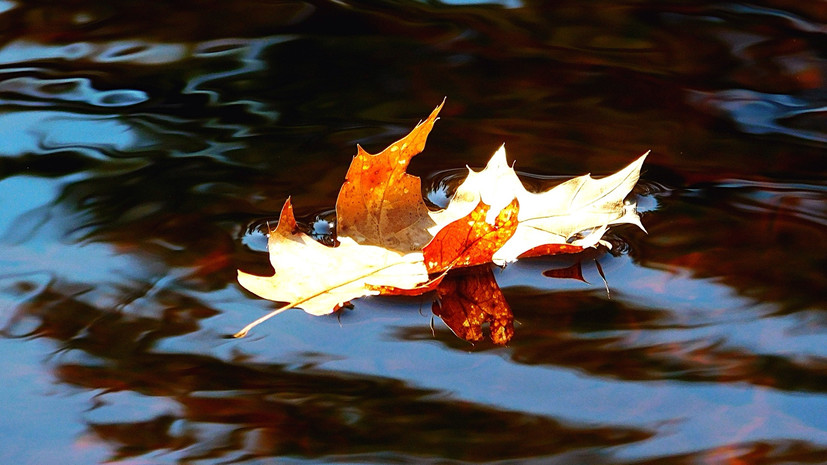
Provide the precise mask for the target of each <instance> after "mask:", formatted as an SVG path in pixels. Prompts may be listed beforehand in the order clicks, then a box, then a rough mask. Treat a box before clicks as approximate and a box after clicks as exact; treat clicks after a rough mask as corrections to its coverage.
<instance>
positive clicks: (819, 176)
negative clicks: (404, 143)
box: [0, 0, 827, 465]
mask: <svg viewBox="0 0 827 465" xmlns="http://www.w3.org/2000/svg"><path fill="white" fill-rule="evenodd" d="M826 33H827V8H826V7H825V3H824V2H823V1H819V0H813V1H790V0H773V1H770V0H766V1H756V2H752V3H733V2H712V1H708V2H705V1H697V2H681V1H664V2H647V1H626V2H609V1H591V2H579V1H577V2H575V1H571V2H568V1H560V2H540V1H536V2H534V1H524V2H521V1H519V0H513V1H502V2H499V3H493V4H482V3H472V2H461V1H452V2H446V3H444V4H439V3H437V2H426V1H422V2H414V1H406V2H381V1H365V2H342V1H330V2H324V1H308V2H275V1H272V2H248V1H237V2H209V1H204V2H129V1H113V2H91V1H87V2H83V1H75V2H58V3H55V2H40V1H27V2H22V1H9V0H3V1H0V327H2V328H3V333H2V337H0V360H1V361H0V370H2V373H3V375H2V383H0V438H2V440H0V462H2V463H25V464H44V463H62V464H66V463H72V464H74V463H77V464H86V463H98V462H103V461H107V460H119V461H120V463H129V464H145V463H319V462H327V463H366V462H369V463H434V464H436V463H440V464H443V463H467V462H475V463H476V462H492V461H500V463H528V462H531V463H538V464H539V463H557V464H570V463H571V464H646V465H655V464H673V463H674V464H762V465H765V464H782V463H783V464H791V463H796V464H798V463H804V464H811V463H825V461H827V414H825V412H827V313H825V311H827V305H825V304H826V303H827V302H825V300H827V298H826V297H825V296H827V293H825V291H824V290H825V289H827V278H825V270H827V229H825V226H827V182H825V179H827V176H825V175H826V174H827V170H825V168H824V167H825V163H824V160H825V158H827V110H825V108H827V107H826V105H827V92H825V89H827V49H825V48H824V44H825V43H827V42H826V41H825V40H824V37H825V34H826ZM444 96H447V97H448V101H447V104H446V107H445V109H444V110H443V112H442V114H441V116H442V119H441V120H440V121H439V122H438V123H437V125H436V128H435V129H434V132H433V134H432V136H431V138H430V139H429V142H428V147H427V148H426V151H425V152H424V153H423V154H422V155H420V156H419V157H417V158H416V159H415V161H414V163H413V165H412V171H414V172H415V173H416V174H418V175H420V176H422V177H423V179H424V182H423V185H424V186H426V187H427V186H439V185H440V183H441V182H444V181H445V180H446V176H447V177H448V178H447V179H448V180H449V181H450V180H451V176H450V175H452V174H454V173H456V172H457V171H455V170H457V169H461V168H462V167H464V166H465V165H466V164H469V165H472V166H480V165H482V164H484V162H485V161H486V160H487V159H488V157H489V156H490V155H491V154H492V153H493V152H494V150H496V148H497V147H498V146H499V145H500V144H501V143H503V142H505V143H506V146H507V148H508V153H509V156H510V157H511V159H516V163H517V169H518V170H520V171H522V172H527V173H534V174H537V175H545V176H550V175H567V176H572V175H579V174H583V173H585V172H592V173H594V174H605V173H609V172H612V171H615V170H617V169H618V168H620V167H622V166H624V165H625V164H626V163H628V162H630V161H631V160H633V159H634V158H635V157H637V156H638V155H639V154H641V153H643V152H644V151H646V150H649V149H651V150H652V154H651V155H650V157H649V159H648V160H647V163H646V165H645V167H644V170H645V172H644V174H643V180H642V182H641V183H640V186H639V187H638V190H637V194H638V196H639V202H640V205H641V210H642V211H644V212H645V213H644V215H643V224H644V225H645V226H646V229H647V230H648V235H647V234H644V233H642V232H639V231H637V230H635V229H634V228H618V229H617V230H616V231H615V232H614V236H613V241H614V242H615V243H616V244H617V245H618V249H617V250H618V251H619V253H616V254H614V255H612V254H606V253H604V254H601V255H599V256H598V257H597V259H598V260H599V263H600V265H601V267H602V269H603V271H604V272H605V274H606V277H607V279H608V282H609V286H610V290H611V298H608V297H607V294H606V290H605V288H604V286H603V284H602V280H601V278H600V276H599V274H598V271H597V269H596V267H595V265H594V261H593V259H591V258H589V259H586V260H584V261H583V273H584V278H585V279H586V280H587V281H588V282H589V283H584V282H581V281H576V280H563V279H550V278H548V277H546V276H544V275H543V272H544V271H546V270H548V269H552V268H560V267H565V266H568V265H570V264H572V261H571V260H574V259H576V257H575V258H571V260H570V259H569V258H563V259H555V260H552V259H536V260H525V261H521V262H519V263H517V264H515V265H513V266H509V267H508V268H507V269H505V270H504V271H497V272H496V274H497V279H498V281H499V284H500V286H501V287H502V288H503V290H504V293H505V295H506V298H507V300H508V302H509V303H510V304H511V306H512V309H513V311H514V314H515V316H516V319H517V324H516V334H515V336H514V339H513V340H512V342H511V343H510V344H509V345H508V346H507V347H496V346H494V345H492V344H491V343H481V344H477V345H475V346H472V345H470V344H468V343H466V342H464V341H461V340H459V339H457V338H456V337H455V336H453V335H452V334H451V333H450V331H449V330H448V329H447V328H446V327H445V326H444V325H443V324H442V323H441V322H440V321H436V322H435V323H434V326H435V332H434V334H432V332H431V328H430V322H431V316H430V314H429V313H430V312H429V309H430V304H429V303H428V302H425V301H422V300H419V299H411V300H405V299H379V298H376V299H361V300H359V301H357V302H356V305H355V308H354V309H353V310H352V311H345V312H344V313H343V314H341V315H340V318H337V317H336V316H330V317H312V316H308V315H305V314H304V313H302V312H301V311H298V310H295V311H290V312H287V313H285V314H283V315H280V316H279V317H278V318H276V319H274V320H272V321H271V322H268V323H267V324H265V325H264V326H261V327H259V328H257V329H256V330H255V331H254V332H253V334H252V335H251V336H250V337H249V338H247V339H244V340H228V339H225V338H223V336H224V335H226V334H227V333H231V332H234V331H236V330H238V329H239V328H240V327H241V326H243V325H244V324H245V323H247V322H249V321H250V320H252V319H254V318H256V317H258V316H260V315H261V314H263V312H265V311H267V310H269V309H270V308H272V306H271V303H269V302H266V301H263V300H260V299H257V298H255V297H254V296H252V295H251V294H248V293H246V292H245V291H243V290H242V289H241V288H240V287H239V286H238V285H237V284H236V282H235V272H236V271H235V270H236V269H237V268H239V267H242V268H244V269H246V270H248V271H251V272H255V271H259V272H262V273H264V272H265V269H266V264H265V262H266V257H265V256H263V255H262V254H261V252H260V250H261V245H262V244H261V242H262V241H261V236H260V234H258V233H256V232H255V228H256V226H257V225H261V224H262V223H263V222H264V221H265V220H270V219H273V218H274V217H275V216H276V214H277V212H278V210H279V208H280V207H281V204H282V203H283V202H284V199H285V198H286V197H287V196H288V195H293V203H294V205H296V211H297V214H298V215H299V216H300V217H301V219H302V220H304V221H307V222H312V221H314V219H315V218H316V216H317V215H322V216H324V214H325V212H326V211H329V209H330V208H332V206H333V204H334V202H335V196H336V192H337V190H338V187H339V185H340V183H341V181H342V179H343V176H344V173H345V170H346V168H347V164H348V162H349V161H350V158H351V157H352V156H353V154H355V144H356V143H360V144H362V145H363V146H364V147H365V148H367V149H368V150H370V151H374V152H375V151H378V150H381V149H382V148H383V147H384V146H385V145H387V144H388V143H389V142H392V141H393V140H395V139H396V138H398V137H400V136H401V135H403V134H405V133H406V132H407V131H408V130H410V128H411V127H412V126H413V125H414V124H415V123H416V122H417V121H418V120H419V119H421V118H424V117H425V116H426V115H427V114H428V113H429V112H430V110H431V109H432V108H433V107H434V106H435V105H436V104H438V103H439V102H440V101H441V100H442V98H443V97H444ZM446 170H447V171H446ZM554 179H557V178H554ZM527 181H530V182H532V183H535V184H546V185H548V183H549V182H552V180H550V179H548V178H542V177H534V178H531V179H527ZM426 194H429V195H430V196H431V197H432V198H433V199H437V200H438V199H439V198H440V195H441V194H440V193H439V192H430V193H426ZM320 272H325V270H320Z"/></svg>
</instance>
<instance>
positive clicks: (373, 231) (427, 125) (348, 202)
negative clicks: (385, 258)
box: [336, 100, 445, 252]
mask: <svg viewBox="0 0 827 465" xmlns="http://www.w3.org/2000/svg"><path fill="white" fill-rule="evenodd" d="M444 104H445V101H444V100H443V101H442V103H440V104H439V106H437V107H436V108H435V109H434V111H433V112H431V115H430V116H428V118H427V119H426V120H425V121H423V122H421V123H419V124H418V125H417V126H416V127H415V128H414V129H413V130H412V131H411V132H410V133H409V134H408V135H407V136H405V137H403V138H402V139H399V140H398V141H396V142H394V143H393V144H391V145H390V146H389V147H388V148H386V149H385V150H383V151H381V152H380V153H378V154H376V155H371V154H369V153H368V152H366V151H365V150H364V149H362V147H361V146H358V145H357V147H356V150H357V153H356V156H355V157H354V158H353V161H352V162H351V163H350V168H348V171H347V175H346V177H345V182H344V184H342V188H341V189H340V190H339V196H338V198H337V199H336V221H337V233H338V235H339V236H348V237H351V238H353V239H354V240H355V241H356V242H358V243H360V244H364V245H376V246H379V247H385V248H388V249H393V250H398V251H402V252H413V251H418V250H420V249H422V246H424V245H425V244H427V243H428V241H429V240H430V239H431V235H430V233H429V232H428V228H430V227H431V226H433V225H434V224H435V223H434V221H433V220H432V219H431V217H430V216H429V211H428V207H427V206H426V205H425V201H424V200H423V198H422V190H421V189H422V188H421V181H420V179H419V178H418V177H416V176H412V175H410V174H408V173H407V172H406V170H407V168H408V164H409V163H410V160H411V158H413V157H414V156H415V155H417V154H418V153H420V152H422V150H423V149H424V148H425V142H426V141H427V139H428V134H430V132H431V129H432V128H433V127H434V123H435V122H436V120H437V115H438V114H439V111H440V110H441V109H442V106H443V105H444Z"/></svg>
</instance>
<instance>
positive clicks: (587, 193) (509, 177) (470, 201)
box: [431, 146, 648, 265]
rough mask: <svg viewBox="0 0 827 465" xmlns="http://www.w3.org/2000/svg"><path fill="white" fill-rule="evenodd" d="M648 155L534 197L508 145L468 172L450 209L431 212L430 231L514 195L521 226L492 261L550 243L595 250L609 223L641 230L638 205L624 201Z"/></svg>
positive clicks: (499, 261) (504, 202)
mask: <svg viewBox="0 0 827 465" xmlns="http://www.w3.org/2000/svg"><path fill="white" fill-rule="evenodd" d="M646 155H648V152H647V153H646V154H644V155H643V156H641V157H640V158H638V159H637V160H635V161H634V162H632V163H631V164H630V165H629V166H627V167H626V168H623V169H622V170H620V171H618V172H617V173H615V174H612V175H610V176H606V177H604V178H600V179H594V178H592V177H591V176H589V175H583V176H579V177H576V178H573V179H570V180H568V181H566V182H564V183H562V184H560V185H558V186H555V187H554V188H552V189H549V190H547V191H545V192H541V193H532V192H529V191H527V190H526V189H525V187H524V186H523V184H522V182H521V181H520V179H519V178H518V177H517V174H516V173H515V172H514V169H513V168H512V167H511V166H509V165H508V164H507V162H506V158H505V147H504V146H503V147H500V149H499V150H498V151H497V152H496V153H495V154H494V156H493V157H492V158H491V160H490V161H489V162H488V165H487V166H486V167H485V169H483V170H481V171H479V172H477V171H473V170H471V169H470V168H469V170H468V171H469V173H468V177H467V178H466V179H465V181H464V182H463V183H462V184H461V185H460V186H459V187H458V188H457V191H456V193H455V195H454V197H453V198H452V199H451V202H450V203H449V204H448V207H447V208H445V209H444V210H442V211H439V212H434V213H432V214H431V216H432V218H433V219H434V221H435V222H436V223H437V226H434V227H432V228H431V231H432V232H433V231H436V230H438V229H439V228H441V227H442V226H443V225H445V224H447V223H449V222H451V221H455V220H456V219H458V218H462V217H463V216H465V215H467V214H468V212H470V211H471V210H473V209H474V207H475V206H476V205H477V203H478V202H479V201H480V200H482V201H483V202H485V203H486V204H488V205H491V210H490V211H489V216H490V215H492V213H493V214H496V213H495V212H498V211H499V210H500V209H502V208H505V206H506V205H508V204H509V203H510V202H511V200H512V199H514V198H515V197H516V198H517V200H519V202H520V212H519V215H518V220H519V225H518V226H517V230H516V232H515V233H514V236H513V237H512V238H511V239H510V240H509V241H508V242H506V244H505V245H504V246H503V247H502V248H501V249H500V250H498V251H497V253H495V254H494V257H493V260H494V263H496V264H499V265H501V264H504V263H506V262H511V261H514V260H516V259H517V258H518V257H519V256H520V255H521V254H522V253H524V252H526V251H529V250H531V249H534V248H536V247H539V246H544V245H550V244H567V243H568V244H571V245H575V246H581V247H593V246H595V245H596V244H598V243H600V239H601V238H602V236H603V233H604V232H605V231H606V228H607V227H608V226H610V225H614V224H620V223H631V224H635V225H637V226H639V227H641V228H642V227H643V226H642V225H641V224H640V218H639V216H638V214H637V212H636V209H635V207H636V205H635V203H634V202H624V199H625V198H626V196H627V195H628V194H629V193H630V192H631V190H632V188H633V187H634V186H635V184H636V183H637V181H638V178H639V177H640V168H641V166H642V164H643V161H644V159H645V158H646ZM489 222H491V219H489Z"/></svg>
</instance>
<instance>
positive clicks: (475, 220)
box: [422, 199, 520, 273]
mask: <svg viewBox="0 0 827 465" xmlns="http://www.w3.org/2000/svg"><path fill="white" fill-rule="evenodd" d="M490 208H491V207H490V206H488V205H486V204H485V203H484V202H482V201H480V202H479V203H478V204H477V207H476V208H474V209H473V210H472V211H471V212H470V213H468V215H466V216H465V217H463V218H460V219H458V220H456V221H453V222H451V223H449V224H447V225H445V226H443V227H442V229H440V230H439V231H437V233H436V235H435V236H434V238H433V239H431V242H429V243H428V245H426V246H425V248H424V249H422V253H423V255H424V258H425V266H427V267H428V271H429V272H430V273H436V272H440V271H444V270H447V269H450V268H456V267H463V266H474V265H481V264H484V263H490V262H491V260H492V257H493V256H494V254H495V253H496V252H497V250H499V249H500V247H502V246H503V244H505V243H506V242H507V241H508V240H509V239H511V237H512V236H513V235H514V232H515V230H516V229H517V227H518V226H517V214H518V212H519V210H520V206H519V202H518V201H517V199H513V200H512V201H511V203H510V204H508V205H506V206H505V207H504V208H503V209H501V210H500V211H499V213H498V214H497V216H496V218H494V219H493V221H492V222H491V223H489V222H488V221H487V219H486V217H487V215H488V211H489V210H490Z"/></svg>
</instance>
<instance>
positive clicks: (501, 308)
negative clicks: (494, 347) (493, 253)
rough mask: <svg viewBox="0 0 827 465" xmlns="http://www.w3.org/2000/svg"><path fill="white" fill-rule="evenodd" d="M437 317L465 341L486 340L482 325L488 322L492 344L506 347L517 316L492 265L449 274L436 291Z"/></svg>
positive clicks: (435, 309) (512, 333)
mask: <svg viewBox="0 0 827 465" xmlns="http://www.w3.org/2000/svg"><path fill="white" fill-rule="evenodd" d="M436 292H437V296H438V299H437V300H436V301H435V302H434V304H433V307H432V311H433V312H434V315H436V316H438V317H440V318H442V321H443V322H445V324H446V325H448V327H449V328H451V331H453V332H454V334H456V335H457V336H458V337H461V338H462V339H465V340H466V341H480V340H482V339H483V333H482V325H483V323H486V322H489V323H490V324H489V330H490V334H491V340H492V341H494V343H495V344H501V345H502V344H507V343H508V341H510V340H511V337H512V336H513V335H514V316H513V314H512V313H511V308H510V307H509V306H508V302H506V301H505V296H503V293H502V291H501V290H500V287H499V286H498V285H497V281H496V279H494V273H493V272H492V271H491V267H490V266H489V265H482V266H475V267H471V268H465V269H463V270H460V271H459V272H455V273H452V274H449V275H448V276H446V277H445V279H443V280H442V282H441V283H440V284H439V287H437V290H436Z"/></svg>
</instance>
